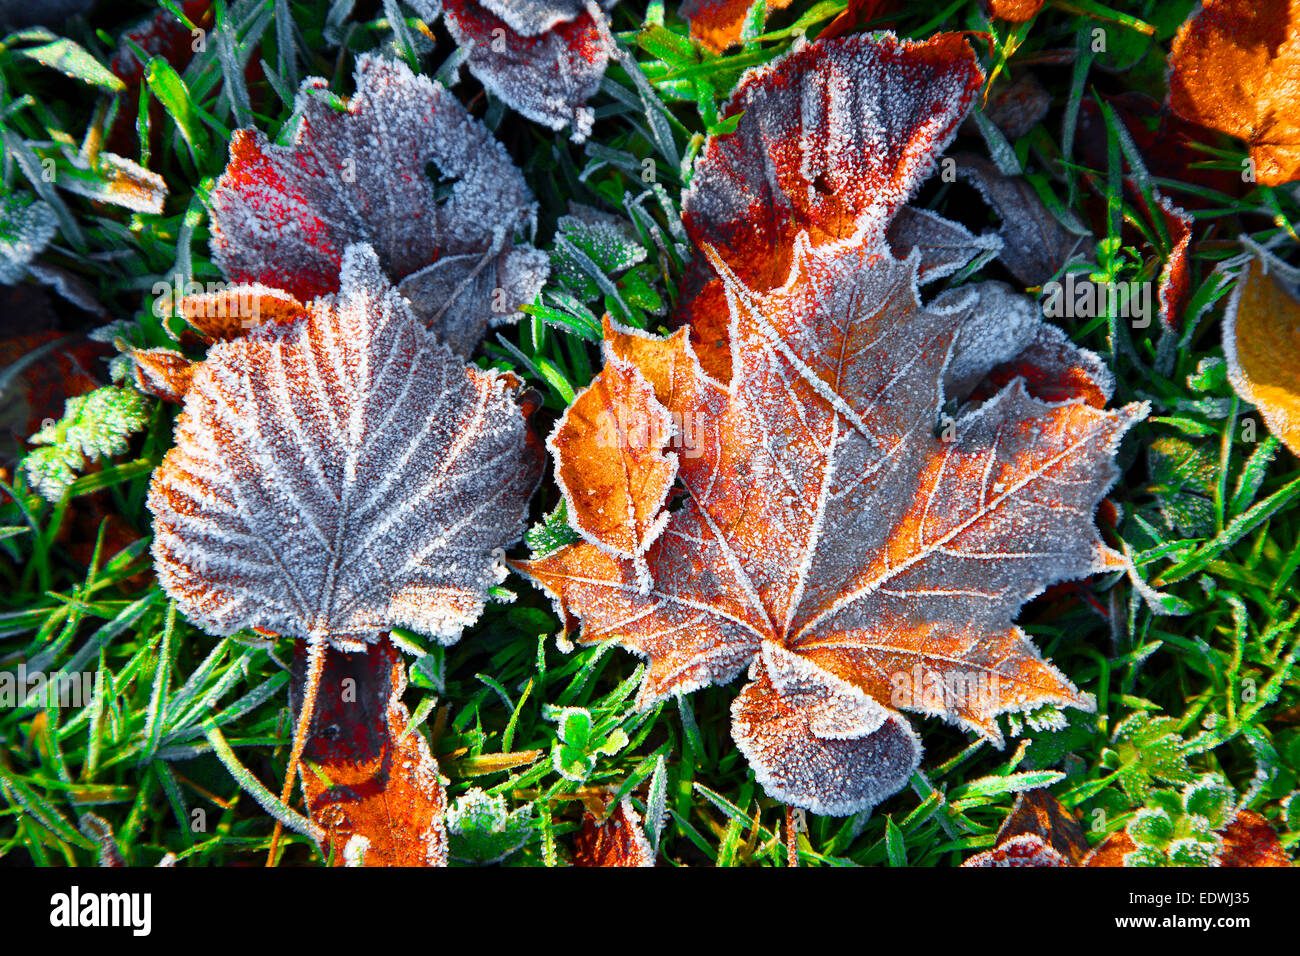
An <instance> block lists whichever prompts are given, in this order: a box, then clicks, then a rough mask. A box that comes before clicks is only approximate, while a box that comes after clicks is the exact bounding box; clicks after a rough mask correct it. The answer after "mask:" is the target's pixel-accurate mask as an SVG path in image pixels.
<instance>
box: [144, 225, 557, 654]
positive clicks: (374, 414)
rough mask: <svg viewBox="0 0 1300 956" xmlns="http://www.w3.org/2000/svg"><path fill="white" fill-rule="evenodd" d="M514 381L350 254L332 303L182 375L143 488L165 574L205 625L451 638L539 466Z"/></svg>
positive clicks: (312, 634) (370, 263)
mask: <svg viewBox="0 0 1300 956" xmlns="http://www.w3.org/2000/svg"><path fill="white" fill-rule="evenodd" d="M513 386H514V382H513V379H512V377H509V376H504V375H501V374H498V373H495V372H481V371H479V370H478V369H476V368H474V367H472V366H466V365H465V364H464V363H463V362H462V361H461V359H459V358H458V357H456V356H454V355H452V353H451V352H449V351H448V350H447V349H446V348H445V347H444V346H443V345H441V344H440V343H439V342H437V341H436V340H435V339H434V338H433V337H432V336H431V335H430V334H429V333H428V332H427V331H426V330H425V329H424V328H423V327H422V326H421V325H420V324H419V322H418V321H417V320H416V319H415V317H414V316H413V315H412V314H411V312H410V311H409V309H408V308H407V306H406V303H405V300H403V299H402V298H401V296H399V295H398V294H397V293H396V292H395V291H394V290H393V289H392V287H391V286H390V285H389V284H388V282H387V280H386V279H385V277H384V275H383V273H382V271H381V269H380V265H379V260H378V258H377V257H376V256H375V254H374V252H373V251H372V250H370V249H369V248H368V247H366V246H354V247H351V248H350V249H349V250H348V252H347V253H346V254H345V256H344V259H343V268H342V277H341V291H340V292H339V294H338V296H337V297H335V298H334V300H333V301H330V300H317V301H316V302H314V303H313V304H312V306H311V307H310V313H309V316H308V317H307V318H305V319H302V320H300V321H298V322H294V323H291V324H288V325H281V324H270V325H264V326H259V327H258V328H256V329H254V330H253V331H252V332H250V333H249V335H248V336H246V337H244V338H241V339H236V340H234V341H231V342H223V343H220V344H218V345H215V346H213V348H212V349H211V350H210V352H209V353H208V357H207V359H205V360H204V362H203V363H201V364H200V365H199V367H198V368H197V369H196V370H195V372H194V376H193V380H192V382H191V385H190V388H189V391H188V392H187V393H186V396H185V411H184V413H183V414H182V415H181V417H180V419H179V421H178V424H177V428H176V447H175V448H173V449H172V450H171V451H169V452H168V453H167V455H166V457H165V458H164V459H163V462H162V464H161V465H160V466H159V468H158V469H157V470H156V471H155V473H154V477H153V482H152V485H151V487H150V491H149V507H150V509H151V510H152V511H153V513H154V517H155V521H154V544H153V554H154V562H155V566H156V568H157V572H158V577H159V580H160V581H161V582H162V584H163V586H164V588H166V590H167V592H168V594H170V595H171V596H172V597H173V598H174V599H175V600H176V601H177V602H178V603H179V604H180V606H181V608H182V609H183V610H184V611H185V612H186V614H188V615H189V616H190V617H191V618H193V619H194V620H195V621H197V622H198V623H199V624H201V625H202V626H203V627H204V628H206V629H208V630H209V631H211V632H213V633H216V634H230V633H233V632H234V631H237V630H239V629H241V628H245V627H252V626H258V627H263V628H266V629H268V630H271V631H274V632H276V633H282V634H288V635H291V636H294V637H304V638H313V639H318V640H319V639H325V638H328V639H330V640H331V642H333V643H334V644H335V646H355V645H356V643H358V642H360V641H364V640H374V639H375V638H376V637H377V636H378V634H379V633H380V632H381V631H385V630H388V629H389V628H391V627H393V626H395V625H401V626H404V627H410V628H413V629H415V630H417V631H421V632H423V633H427V634H433V635H437V636H439V637H441V638H442V639H444V640H448V641H450V640H455V639H456V637H457V636H459V634H460V631H461V629H462V628H464V627H465V626H467V625H468V624H470V623H472V622H473V621H474V620H475V619H476V618H477V617H478V614H479V612H480V610H481V609H482V606H483V602H484V600H485V599H486V596H487V591H488V589H489V588H490V587H492V586H493V585H495V584H497V583H499V582H500V581H501V580H502V578H503V576H504V574H505V567H504V565H503V564H502V562H501V557H500V552H501V549H502V548H505V547H508V546H509V545H511V544H513V543H514V542H515V541H517V540H518V539H519V537H520V536H521V534H522V533H523V521H524V516H525V513H526V510H527V505H528V499H529V496H530V495H531V493H532V490H533V487H534V486H535V484H536V482H537V479H538V475H539V470H540V461H539V457H538V455H537V453H536V448H535V445H534V444H532V443H530V441H529V433H528V426H527V423H526V422H525V419H524V415H523V412H522V411H521V410H520V408H519V406H518V404H517V403H516V401H515V396H514V394H513V391H514V388H513Z"/></svg>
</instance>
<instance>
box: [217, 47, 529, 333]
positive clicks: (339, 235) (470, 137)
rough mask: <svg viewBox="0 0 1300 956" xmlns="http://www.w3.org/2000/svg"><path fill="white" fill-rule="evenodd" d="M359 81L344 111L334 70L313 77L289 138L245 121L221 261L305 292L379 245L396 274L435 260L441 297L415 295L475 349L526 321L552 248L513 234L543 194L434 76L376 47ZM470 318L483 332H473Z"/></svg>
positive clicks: (235, 147) (247, 277) (250, 277)
mask: <svg viewBox="0 0 1300 956" xmlns="http://www.w3.org/2000/svg"><path fill="white" fill-rule="evenodd" d="M356 87H357V89H356V93H355V94H354V95H353V96H352V97H351V98H350V99H349V100H348V104H347V109H346V110H344V111H338V110H336V109H335V108H334V107H333V106H332V105H331V104H330V95H329V93H328V83H327V82H326V81H325V80H324V79H321V78H319V77H313V78H310V79H307V80H305V81H304V82H303V85H302V88H301V90H300V91H299V93H298V98H297V100H296V102H295V106H296V111H297V114H298V116H299V118H300V125H299V126H298V129H297V131H296V133H295V135H294V139H293V142H292V143H291V144H289V145H287V146H275V145H271V144H269V143H268V142H267V141H266V137H265V136H263V135H262V134H261V133H260V132H258V131H256V130H237V131H236V132H235V135H234V136H233V137H232V138H231V141H230V161H229V163H228V164H227V166H226V170H225V172H224V173H223V174H222V176H221V178H220V179H218V180H217V183H216V186H215V187H214V188H213V191H212V196H211V206H212V257H213V260H214V261H215V262H216V263H217V265H218V266H219V267H220V268H221V270H222V272H224V273H225V275H226V278H227V279H229V280H230V281H232V282H236V283H262V284H264V285H267V286H271V287H273V288H276V289H284V290H286V291H288V292H289V293H290V294H292V295H293V296H295V297H297V298H298V299H300V300H301V301H303V302H306V301H308V300H310V299H311V298H313V297H315V296H318V295H324V294H329V293H332V292H335V291H337V289H338V276H339V267H340V264H341V262H342V257H343V251H344V249H345V247H346V246H347V245H348V244H350V243H354V242H366V243H369V244H370V245H371V246H373V247H374V249H375V250H376V252H377V253H378V254H379V259H380V262H381V263H382V265H383V268H384V271H385V273H386V274H387V275H388V277H389V279H390V280H391V281H392V282H393V283H395V284H397V283H401V284H403V286H404V285H405V283H406V282H418V281H419V280H418V279H417V277H418V276H419V275H420V274H421V273H422V271H424V270H429V269H433V270H434V271H435V273H436V274H437V277H438V278H439V281H440V283H441V284H439V285H437V286H436V288H437V291H438V293H439V294H438V295H437V296H436V297H431V296H430V295H428V294H425V295H423V296H419V295H414V294H413V295H412V305H413V306H415V307H416V313H417V315H418V316H419V317H420V318H421V319H423V320H424V322H425V323H426V325H432V324H433V323H435V322H437V323H438V328H437V329H436V331H438V332H439V333H440V334H442V335H443V336H444V337H445V338H446V339H447V340H449V341H455V342H457V343H458V346H459V345H460V344H463V343H464V342H465V341H466V340H467V339H472V340H473V341H472V343H471V344H470V346H469V347H470V348H471V349H472V347H473V344H476V343H477V341H478V339H479V338H480V337H481V335H482V330H483V329H484V328H485V327H486V326H487V325H488V324H490V323H492V322H502V321H511V320H516V319H518V317H519V315H520V314H521V313H519V312H518V307H519V306H520V305H522V304H525V303H527V302H531V301H532V299H533V298H534V296H535V295H536V292H537V290H538V289H540V287H541V284H542V282H544V281H545V278H546V272H545V266H546V262H545V257H544V255H542V254H541V253H537V252H535V251H534V250H532V249H531V247H528V246H523V245H521V246H515V245H514V244H513V243H514V237H515V235H516V233H518V232H520V231H522V230H524V229H525V228H526V227H528V226H530V224H531V223H532V222H533V219H534V216H535V214H536V204H535V203H534V201H533V197H532V194H531V193H530V192H529V190H528V186H527V185H526V184H525V183H524V180H523V176H522V175H521V174H520V172H519V170H518V169H517V168H515V166H514V164H513V162H512V161H511V159H510V156H509V155H508V154H507V153H506V150H505V148H504V147H503V146H502V145H501V144H500V143H499V142H497V141H496V140H495V139H494V138H493V136H492V134H491V133H490V132H489V131H488V129H487V127H485V126H484V125H483V124H482V123H480V122H479V121H478V120H476V119H474V118H473V117H472V116H470V115H469V113H467V112H466V111H465V108H464V107H463V106H461V104H460V102H459V101H458V100H457V99H456V98H455V96H453V95H452V94H451V93H449V92H448V91H447V90H445V89H444V88H443V87H441V86H440V85H438V84H437V83H435V82H433V81H432V80H430V79H429V78H428V77H425V76H417V75H415V74H414V73H412V72H411V70H410V69H409V68H408V67H407V66H406V65H405V64H404V63H400V62H396V61H392V60H387V59H384V58H382V57H380V56H377V55H373V54H368V55H365V56H362V57H361V58H360V59H359V60H358V61H357V68H356ZM430 163H432V164H433V165H434V166H435V167H436V169H437V171H438V173H439V174H440V176H441V177H442V179H443V180H444V187H445V186H446V183H445V181H452V182H451V183H450V187H449V189H447V192H448V195H447V196H446V198H445V199H441V200H440V199H439V198H438V195H437V190H436V189H435V183H434V182H433V181H432V180H430V178H429V176H428V174H427V173H426V172H425V167H426V165H428V164H430ZM539 270H540V277H539V275H538V272H539ZM448 275H454V281H448V280H447V276H448ZM470 279H478V280H480V281H469V280H470ZM498 289H500V290H505V295H504V297H502V296H499V295H497V294H496V292H497V290H498ZM426 293H427V289H426ZM462 325H463V326H466V327H468V328H470V329H473V330H475V331H474V332H472V333H465V334H462V328H461V327H462ZM457 350H458V351H461V352H462V353H463V352H466V351H468V349H463V348H459V347H458V349H457Z"/></svg>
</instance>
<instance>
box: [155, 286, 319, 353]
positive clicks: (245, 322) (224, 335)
mask: <svg viewBox="0 0 1300 956" xmlns="http://www.w3.org/2000/svg"><path fill="white" fill-rule="evenodd" d="M176 311H177V312H178V313H179V314H180V315H181V316H183V317H184V319H185V321H186V322H188V323H189V324H190V327H191V328H193V329H194V331H196V332H198V333H199V335H200V336H202V338H203V339H204V341H206V342H217V341H225V340H229V339H235V338H239V337H240V336H241V335H243V334H245V333H246V332H248V330H249V329H252V328H256V327H257V326H259V325H261V324H262V323H263V322H292V321H294V320H295V319H300V318H303V317H304V316H305V315H306V314H307V307H306V306H305V305H303V304H302V303H301V302H299V301H298V300H297V299H296V298H294V297H293V296H292V295H290V294H289V293H287V292H284V291H282V290H280V289H271V288H268V287H267V286H264V285H262V284H260V283H254V284H252V285H238V286H233V287H231V288H228V289H223V290H221V291H219V292H203V293H199V294H196V295H187V296H185V297H184V298H182V299H181V300H180V301H179V302H178V303H177V304H176Z"/></svg>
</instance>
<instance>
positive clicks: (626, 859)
mask: <svg viewBox="0 0 1300 956" xmlns="http://www.w3.org/2000/svg"><path fill="white" fill-rule="evenodd" d="M609 802H610V798H608V797H607V798H605V806H606V809H607V810H608V809H609ZM573 865H574V866H654V865H655V855H654V851H653V850H651V849H650V844H649V842H648V841H647V840H646V838H645V833H643V832H642V830H641V818H640V817H639V816H638V815H637V812H636V810H635V809H633V807H632V801H631V800H629V799H628V798H627V797H624V798H623V799H622V800H620V801H619V803H618V805H617V806H616V807H614V808H613V810H609V815H608V816H607V817H606V818H605V819H604V820H601V819H600V818H599V817H598V816H597V815H595V814H593V813H591V812H590V811H588V812H587V813H584V814H583V818H582V828H581V829H580V830H579V831H578V833H577V835H576V836H575V837H574V838H573Z"/></svg>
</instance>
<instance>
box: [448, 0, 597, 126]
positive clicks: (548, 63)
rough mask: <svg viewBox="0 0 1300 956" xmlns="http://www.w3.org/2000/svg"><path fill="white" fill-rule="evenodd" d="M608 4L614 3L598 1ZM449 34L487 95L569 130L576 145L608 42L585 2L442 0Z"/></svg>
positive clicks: (594, 9)
mask: <svg viewBox="0 0 1300 956" xmlns="http://www.w3.org/2000/svg"><path fill="white" fill-rule="evenodd" d="M612 5H613V0H609V2H606V3H605V4H604V6H606V7H609V6H612ZM443 12H444V15H445V16H446V19H447V29H448V30H449V31H450V32H451V36H452V39H453V40H455V41H456V42H457V43H458V44H460V46H461V47H463V48H464V49H465V51H466V53H467V55H468V61H467V62H468V65H469V69H470V72H471V73H473V74H474V76H475V77H477V78H478V80H479V82H480V83H482V84H483V85H484V86H485V87H487V88H488V89H489V90H490V91H491V92H492V93H493V95H495V96H496V97H498V98H499V99H500V100H502V101H503V102H504V103H505V104H506V105H507V106H509V107H510V108H511V109H513V110H515V111H516V112H518V113H521V114H523V115H524V116H526V117H528V118H529V119H530V120H533V121H534V122H537V123H542V124H545V125H546V126H549V127H550V128H551V129H555V130H560V129H564V128H565V127H566V126H568V127H571V128H572V138H573V140H574V141H575V142H582V141H583V140H585V139H586V138H587V137H588V136H589V135H590V134H591V124H592V122H593V120H594V114H593V113H592V110H591V109H590V107H588V106H586V105H585V104H586V102H587V100H588V99H589V98H590V97H591V96H592V94H594V93H595V92H596V90H598V89H599V88H600V81H601V78H602V77H603V76H604V75H605V67H606V65H607V64H608V63H609V58H610V56H611V55H613V53H614V49H615V48H614V40H613V37H611V36H610V33H609V23H608V21H607V20H606V17H605V14H604V13H603V12H602V10H601V7H600V6H599V5H597V4H596V3H595V2H592V0H446V3H444V4H443Z"/></svg>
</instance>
